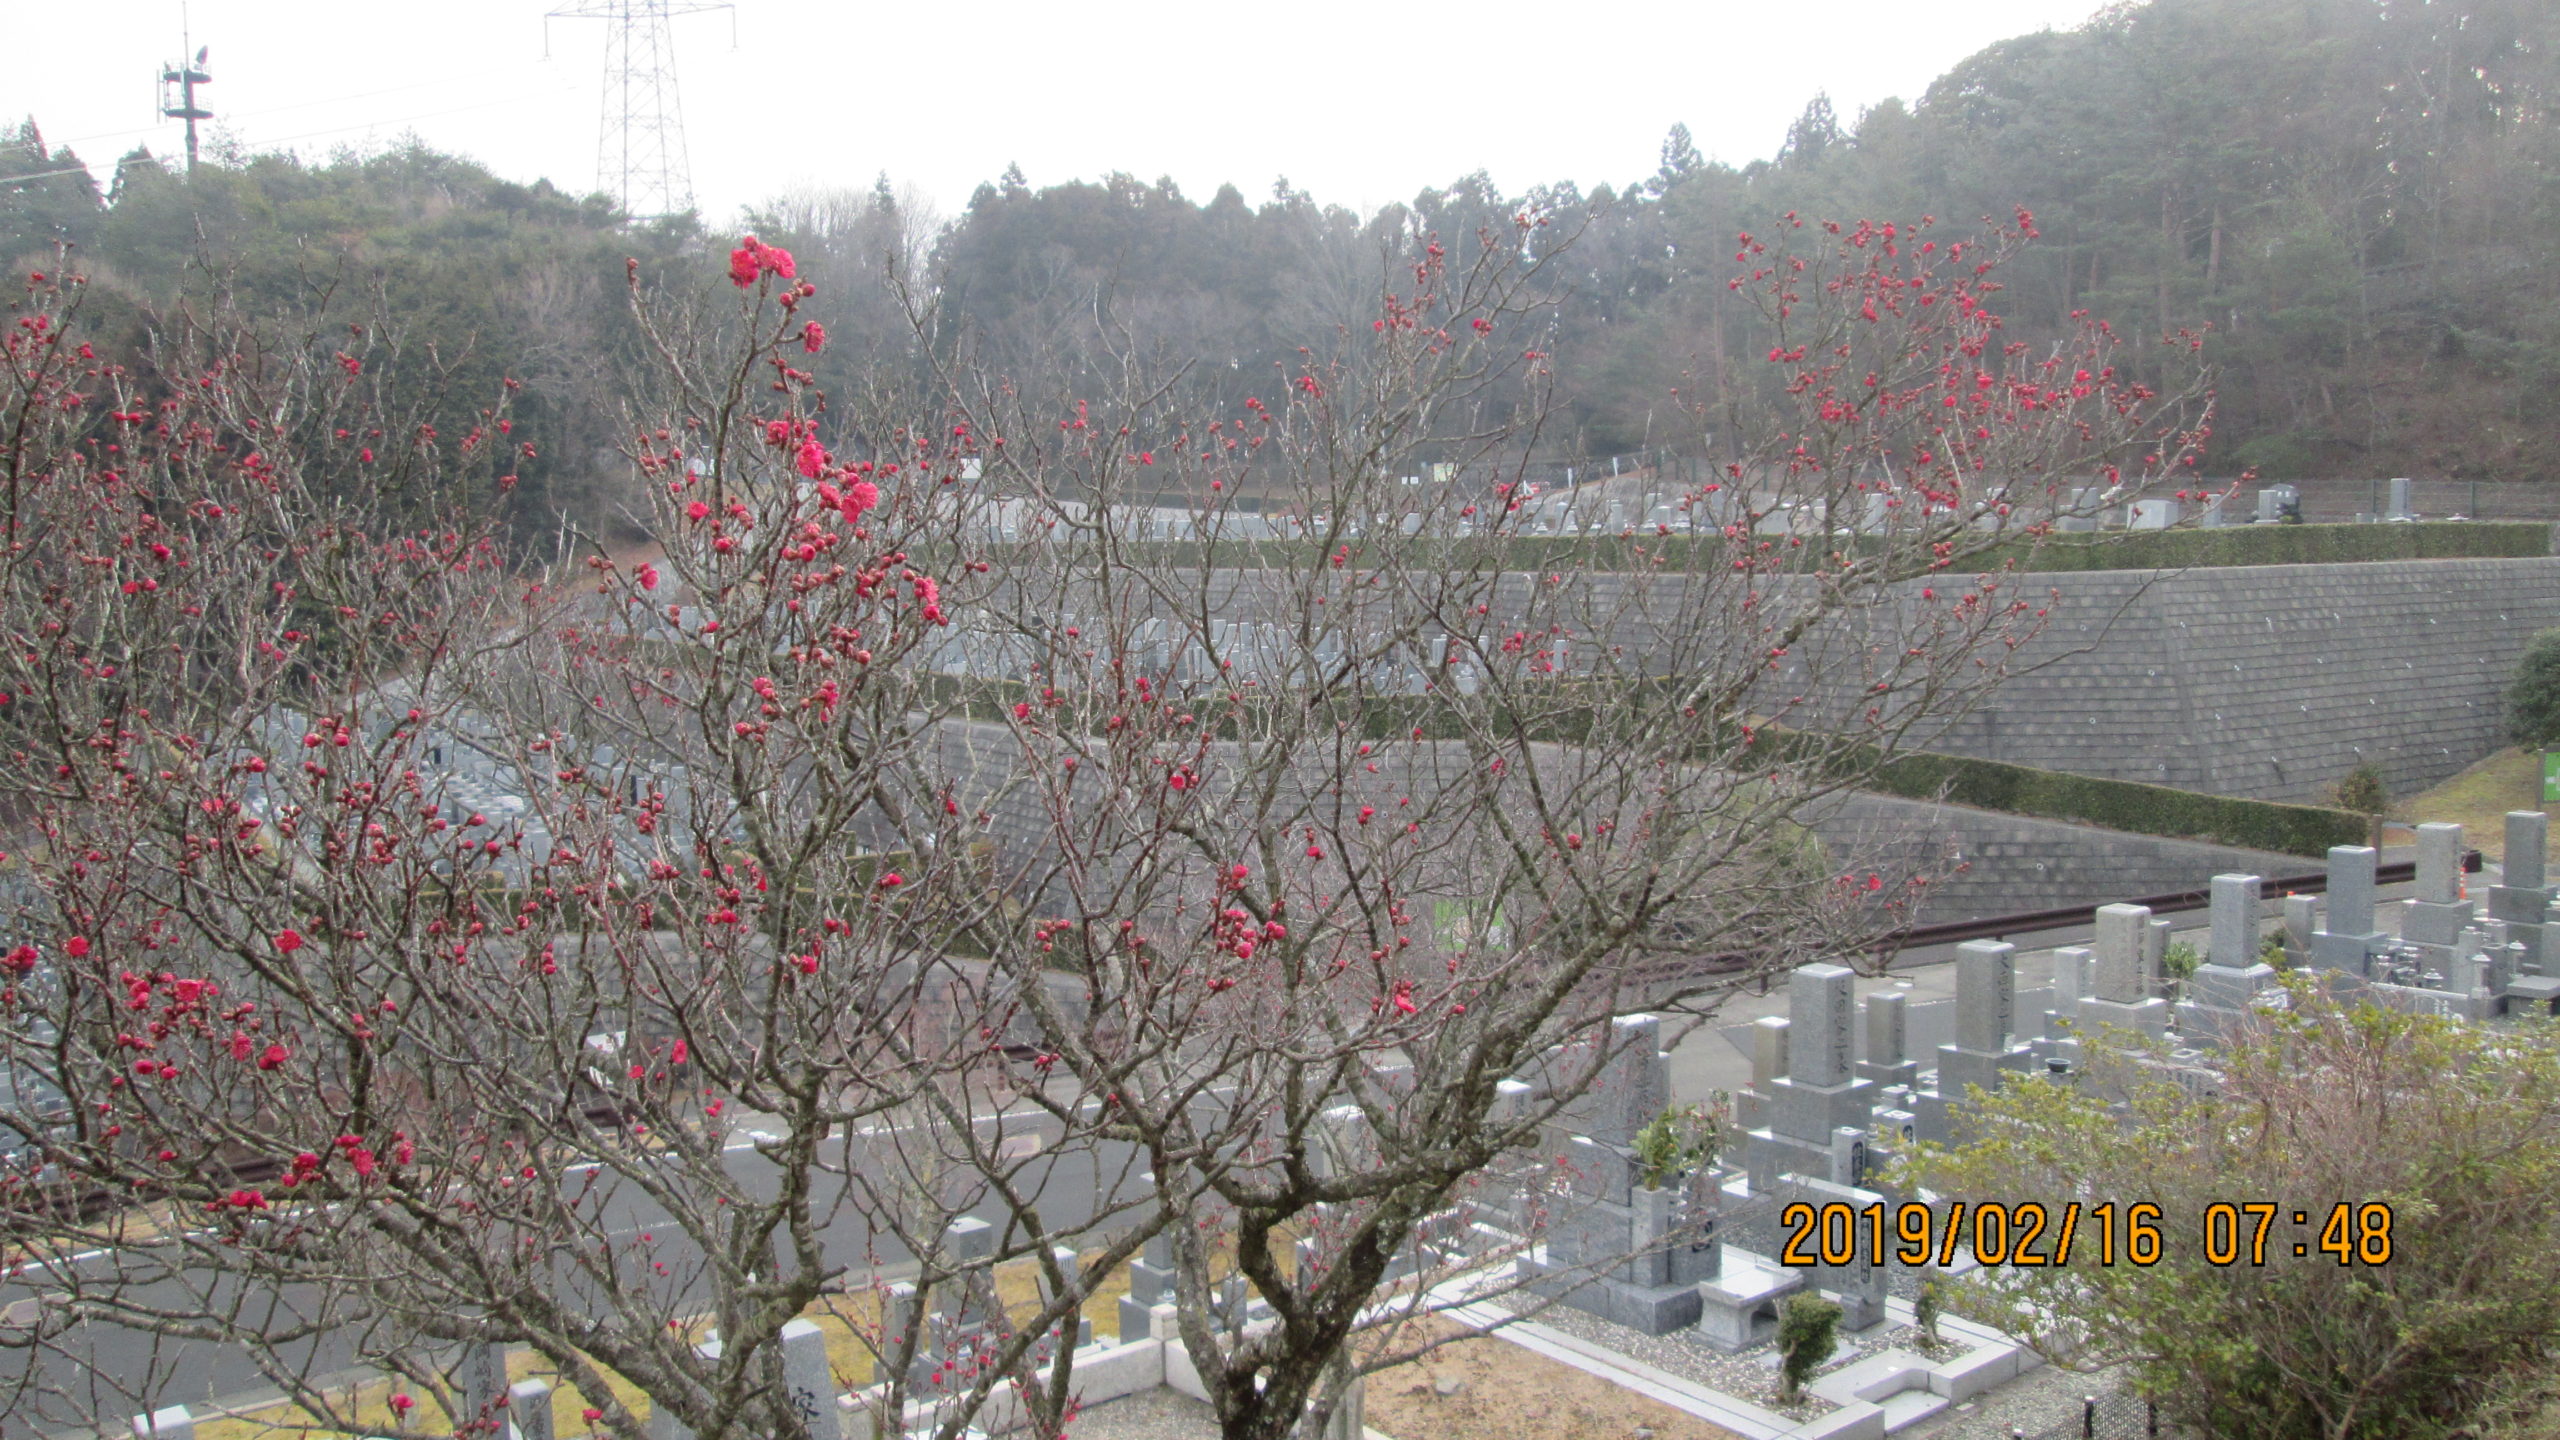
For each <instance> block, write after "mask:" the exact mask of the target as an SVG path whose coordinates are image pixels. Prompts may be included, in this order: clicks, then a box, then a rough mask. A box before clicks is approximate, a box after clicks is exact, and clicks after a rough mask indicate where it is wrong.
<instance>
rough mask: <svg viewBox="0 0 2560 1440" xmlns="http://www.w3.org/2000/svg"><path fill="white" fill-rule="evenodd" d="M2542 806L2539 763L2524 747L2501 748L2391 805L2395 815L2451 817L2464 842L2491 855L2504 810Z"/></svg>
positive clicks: (2500, 843)
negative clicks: (2416, 793) (2424, 789)
mask: <svg viewBox="0 0 2560 1440" xmlns="http://www.w3.org/2000/svg"><path fill="white" fill-rule="evenodd" d="M2541 808H2543V807H2542V762H2541V758H2540V757H2539V756H2538V755H2536V754H2535V753H2534V752H2533V751H2530V750H2518V749H2513V748H2509V749H2505V750H2501V751H2499V752H2498V753H2497V754H2495V755H2492V756H2490V757H2489V758H2488V759H2486V760H2483V761H2481V762H2480V763H2479V764H2477V765H2474V766H2472V767H2471V768H2470V769H2468V770H2465V771H2463V772H2462V773H2461V774H2459V775H2456V776H2454V777H2453V778H2452V779H2450V780H2447V781H2445V782H2444V783H2443V784H2441V785H2438V786H2437V787H2436V788H2434V789H2433V790H2429V791H2427V792H2425V793H2424V794H2420V795H2412V796H2410V797H2409V798H2408V799H2406V800H2403V801H2400V802H2398V803H2396V804H2394V805H2393V806H2392V807H2391V813H2392V815H2393V816H2394V817H2395V818H2398V819H2406V820H2411V821H2452V822H2453V823H2455V824H2458V825H2460V826H2461V827H2462V838H2463V841H2464V843H2466V844H2468V845H2470V846H2471V847H2472V848H2474V849H2476V850H2479V851H2480V852H2482V853H2483V854H2485V855H2487V856H2489V857H2490V858H2491V859H2497V858H2499V856H2500V855H2501V854H2502V853H2503V851H2504V850H2505V847H2506V828H2507V827H2506V818H2505V817H2506V813H2507V812H2508V811H2510V810H2539V809H2541Z"/></svg>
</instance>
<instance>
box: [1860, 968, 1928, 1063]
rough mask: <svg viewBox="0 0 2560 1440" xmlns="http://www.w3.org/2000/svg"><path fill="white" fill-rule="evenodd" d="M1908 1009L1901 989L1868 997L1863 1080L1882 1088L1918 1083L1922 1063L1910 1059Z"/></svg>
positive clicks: (1880, 991)
mask: <svg viewBox="0 0 2560 1440" xmlns="http://www.w3.org/2000/svg"><path fill="white" fill-rule="evenodd" d="M1905 1007H1906V1001H1905V998H1904V996H1903V994H1902V992H1901V991H1899V990H1879V991H1877V992H1876V993H1875V994H1873V995H1870V996H1868V997H1867V1001H1866V1008H1867V1055H1866V1058H1865V1059H1863V1060H1861V1061H1859V1062H1858V1074H1859V1076H1860V1077H1861V1078H1863V1079H1867V1080H1873V1081H1874V1082H1876V1084H1877V1085H1879V1086H1884V1085H1915V1084H1918V1083H1919V1080H1920V1062H1918V1061H1916V1060H1914V1059H1912V1058H1911V1054H1910V1039H1909V1036H1910V1031H1909V1028H1908V1025H1907V1016H1906V1014H1905Z"/></svg>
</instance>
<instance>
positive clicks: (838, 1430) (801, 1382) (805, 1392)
mask: <svg viewBox="0 0 2560 1440" xmlns="http://www.w3.org/2000/svg"><path fill="white" fill-rule="evenodd" d="M780 1339H781V1342H782V1394H783V1401H784V1403H785V1404H786V1405H788V1406H789V1407H790V1409H791V1412H792V1413H793V1414H795V1415H798V1416H799V1417H800V1423H802V1424H803V1425H806V1426H808V1427H809V1434H810V1435H811V1436H812V1437H814V1440H843V1436H844V1411H843V1409H842V1408H841V1407H839V1406H838V1405H837V1404H836V1377H835V1371H834V1369H833V1368H831V1367H830V1366H829V1365H828V1364H827V1335H826V1332H825V1331H823V1330H821V1329H819V1328H818V1327H817V1326H816V1325H814V1324H812V1323H811V1322H809V1321H807V1320H786V1321H784V1322H783V1324H782V1334H781V1336H780ZM545 1440H548V1437H545Z"/></svg>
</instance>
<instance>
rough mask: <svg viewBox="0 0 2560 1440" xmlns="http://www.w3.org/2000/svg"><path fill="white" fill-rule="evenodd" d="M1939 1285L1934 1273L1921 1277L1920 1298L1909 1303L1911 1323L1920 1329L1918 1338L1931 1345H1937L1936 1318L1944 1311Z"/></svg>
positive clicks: (1944, 1306)
mask: <svg viewBox="0 0 2560 1440" xmlns="http://www.w3.org/2000/svg"><path fill="white" fill-rule="evenodd" d="M1939 1284H1940V1281H1939V1279H1938V1276H1937V1274H1936V1272H1934V1271H1932V1272H1931V1273H1929V1274H1926V1275H1923V1276H1921V1277H1920V1297H1919V1298H1918V1299H1916V1300H1914V1301H1912V1302H1911V1323H1913V1324H1914V1325H1917V1326H1919V1327H1920V1338H1921V1339H1923V1340H1926V1341H1928V1342H1929V1343H1930V1344H1932V1345H1935V1344H1937V1343H1938V1316H1939V1315H1940V1314H1941V1313H1942V1312H1943V1311H1944V1310H1945V1309H1946V1302H1945V1300H1944V1298H1943V1297H1942V1296H1940V1294H1939V1292H1938V1286H1939Z"/></svg>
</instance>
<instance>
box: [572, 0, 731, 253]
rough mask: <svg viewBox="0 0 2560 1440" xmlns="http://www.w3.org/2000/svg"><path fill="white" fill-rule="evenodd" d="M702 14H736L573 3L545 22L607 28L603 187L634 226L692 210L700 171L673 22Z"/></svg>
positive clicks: (680, 4) (699, 1) (635, 3)
mask: <svg viewBox="0 0 2560 1440" xmlns="http://www.w3.org/2000/svg"><path fill="white" fill-rule="evenodd" d="M703 10H729V11H731V13H732V15H733V16H734V15H735V13H736V12H735V10H734V8H733V7H732V6H730V5H728V4H725V3H721V0H570V3H568V4H566V5H563V6H561V7H560V8H559V9H557V10H553V11H551V12H550V13H549V14H548V15H545V16H544V17H543V18H544V19H545V20H546V21H549V20H554V19H560V20H602V21H604V22H605V40H604V120H603V124H602V126H601V128H600V130H599V133H598V135H597V139H596V186H597V188H598V189H601V190H603V191H604V192H605V193H606V194H608V195H611V196H612V197H613V198H614V199H615V200H616V201H618V202H620V204H621V206H622V213H623V214H625V215H627V216H629V217H630V218H632V219H634V220H653V219H657V218H659V217H661V216H666V215H681V214H683V213H685V212H686V211H688V210H691V209H692V208H693V169H692V166H691V165H690V164H689V163H688V162H687V160H686V158H685V149H684V107H683V105H682V103H681V102H680V101H679V100H678V99H677V98H676V43H675V30H674V27H673V26H672V24H670V22H671V21H672V20H673V19H674V18H675V17H676V16H678V15H691V14H694V13H696V12H698V11H703ZM731 23H732V24H734V23H735V21H734V19H733V20H732V22H731ZM546 28H547V27H546Z"/></svg>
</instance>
